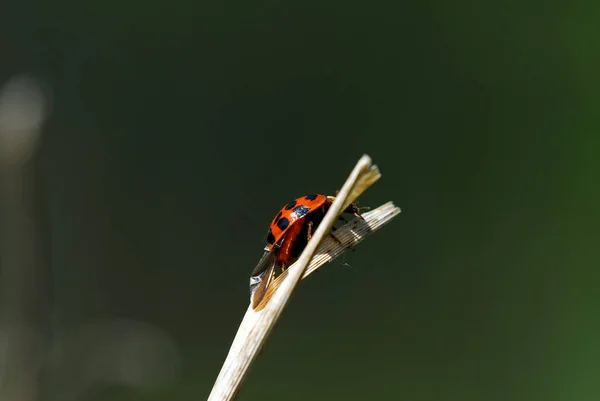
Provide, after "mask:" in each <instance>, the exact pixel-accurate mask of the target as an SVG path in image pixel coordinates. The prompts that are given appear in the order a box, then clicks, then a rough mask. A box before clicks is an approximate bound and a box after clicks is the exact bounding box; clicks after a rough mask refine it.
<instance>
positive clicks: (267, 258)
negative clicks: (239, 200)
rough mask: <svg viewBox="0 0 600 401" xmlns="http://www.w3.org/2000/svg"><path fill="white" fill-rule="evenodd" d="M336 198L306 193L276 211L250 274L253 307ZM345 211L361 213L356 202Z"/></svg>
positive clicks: (295, 258) (294, 259)
mask: <svg viewBox="0 0 600 401" xmlns="http://www.w3.org/2000/svg"><path fill="white" fill-rule="evenodd" d="M334 200H335V197H333V196H325V195H320V194H312V195H307V196H303V197H301V198H298V199H296V200H294V201H292V202H290V203H288V204H287V205H285V206H284V207H283V208H282V209H281V210H280V211H279V213H277V215H276V216H275V218H274V219H273V221H272V222H271V226H270V228H269V232H268V234H267V246H266V247H265V253H264V255H263V256H262V258H261V259H260V261H259V262H258V264H257V265H256V267H255V268H254V270H253V271H252V274H251V275H250V300H251V303H252V308H256V307H257V306H258V305H259V304H260V301H261V300H262V299H263V297H264V296H265V293H266V291H267V288H268V287H269V284H270V283H271V280H272V279H273V276H274V274H275V267H280V268H281V270H282V271H283V270H285V269H287V268H288V267H289V266H290V265H291V264H292V263H294V262H295V261H296V260H297V259H298V257H299V256H300V254H301V253H302V251H303V250H304V248H305V247H306V244H307V243H308V241H309V240H310V238H311V236H312V233H313V232H314V230H316V228H317V227H318V226H319V224H320V223H321V220H323V217H325V213H327V210H329V207H330V206H331V204H332V203H333V201H334ZM344 213H351V214H353V215H355V216H357V217H360V215H359V214H358V208H357V207H356V205H355V204H351V205H350V206H348V207H347V208H346V210H344ZM340 218H341V219H343V218H342V217H341V216H340ZM334 238H335V237H334Z"/></svg>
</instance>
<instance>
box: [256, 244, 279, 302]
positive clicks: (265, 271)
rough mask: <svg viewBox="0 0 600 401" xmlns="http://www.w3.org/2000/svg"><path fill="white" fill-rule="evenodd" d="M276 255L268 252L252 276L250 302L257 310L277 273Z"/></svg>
mask: <svg viewBox="0 0 600 401" xmlns="http://www.w3.org/2000/svg"><path fill="white" fill-rule="evenodd" d="M275 259H276V258H275V254H274V253H273V252H270V251H266V252H265V253H264V254H263V256H262V258H260V260H259V261H258V264H257V265H256V267H255V268H254V270H252V274H251V275H250V302H251V303H252V308H253V309H256V307H257V306H258V304H260V301H262V299H263V298H264V296H265V293H266V292H267V288H268V287H269V284H271V280H272V279H273V275H274V273H275Z"/></svg>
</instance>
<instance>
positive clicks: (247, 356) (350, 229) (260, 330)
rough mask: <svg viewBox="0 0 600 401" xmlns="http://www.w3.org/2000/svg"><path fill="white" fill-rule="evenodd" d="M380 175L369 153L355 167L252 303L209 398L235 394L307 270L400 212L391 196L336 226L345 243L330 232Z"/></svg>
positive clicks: (221, 400) (223, 400) (223, 399)
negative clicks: (294, 256) (292, 257)
mask: <svg viewBox="0 0 600 401" xmlns="http://www.w3.org/2000/svg"><path fill="white" fill-rule="evenodd" d="M379 178H380V174H379V170H378V169H377V166H374V165H372V163H371V158H370V157H369V156H367V155H364V156H363V157H362V158H361V159H360V160H359V161H358V163H357V164H356V166H355V167H354V170H352V173H350V176H349V177H348V179H347V180H346V183H345V184H344V186H343V187H342V189H341V190H340V192H339V193H338V195H337V197H336V199H335V201H334V202H333V204H332V205H331V207H330V208H329V210H328V211H327V213H326V214H325V217H324V218H323V220H322V222H321V224H319V226H318V227H317V229H316V231H315V233H314V234H313V236H312V238H311V240H310V241H308V244H307V245H306V248H305V249H304V251H303V252H302V254H301V255H300V257H299V258H298V260H297V261H296V263H294V264H293V265H291V266H290V267H289V268H288V269H287V270H286V271H285V272H284V273H282V274H281V275H280V276H279V277H278V278H277V279H276V280H274V282H273V283H271V285H270V286H269V289H268V291H267V293H266V295H265V297H264V299H263V300H262V302H261V303H260V304H259V305H258V307H257V309H256V310H254V309H252V306H248V310H247V311H246V314H245V316H244V319H243V320H242V322H241V324H240V327H239V329H238V332H237V334H236V336H235V339H234V340H233V343H232V344H231V348H230V349H229V353H228V355H227V358H226V359H225V362H224V364H223V367H222V368H221V371H220V372H219V376H218V377H217V380H216V382H215V384H214V386H213V389H212V391H211V393H210V395H209V397H208V400H209V401H217V400H218V401H228V400H232V399H233V398H234V397H235V395H236V394H237V392H238V391H239V388H240V386H241V384H242V382H243V380H244V378H245V377H246V375H247V373H248V370H249V368H250V366H251V364H252V362H253V361H254V359H256V356H257V355H258V353H259V352H260V350H261V348H262V346H263V345H264V343H265V342H266V339H267V338H268V336H269V333H270V332H271V330H272V329H273V327H274V326H275V324H276V323H277V320H278V319H279V317H280V315H281V313H282V312H283V309H284V308H285V306H286V305H287V303H288V301H289V299H290V296H291V294H292V292H293V290H294V288H295V287H296V285H297V284H298V282H299V281H300V280H301V279H302V278H304V277H306V276H308V275H309V274H310V273H312V272H314V271H315V270H317V269H318V268H319V267H320V266H321V265H323V264H325V263H326V262H329V261H331V260H332V259H333V258H335V257H337V256H338V255H339V254H340V253H342V252H343V251H345V250H346V249H348V248H351V247H353V246H354V245H355V244H357V243H358V242H360V241H362V239H364V237H365V236H366V235H368V234H370V233H372V232H374V231H376V230H377V229H379V228H381V227H382V226H383V225H384V224H386V223H388V222H389V221H391V219H392V218H394V217H395V216H396V215H397V214H398V213H400V209H399V208H397V207H395V206H394V205H393V204H392V203H391V202H390V203H386V204H385V205H382V206H380V207H379V208H377V209H375V210H372V211H370V212H368V213H365V214H363V218H364V221H363V220H359V219H355V220H353V221H351V222H350V223H348V224H346V225H344V226H343V227H341V228H339V229H338V230H337V231H336V232H335V236H336V238H338V239H339V240H340V242H341V244H339V243H337V242H336V241H333V240H332V239H331V238H328V237H327V234H328V233H329V232H330V230H331V228H332V226H333V224H334V223H335V221H336V219H337V217H338V216H339V215H340V213H341V211H342V210H344V209H345V208H346V207H347V206H348V205H350V203H352V202H354V201H355V200H356V198H358V197H359V196H360V194H362V192H364V191H365V190H366V189H367V188H368V187H369V186H371V185H372V184H373V183H375V182H376V181H377V180H378V179H379ZM317 248H318V252H317ZM315 255H316V256H315ZM313 256H314V257H313ZM309 263H310V266H309Z"/></svg>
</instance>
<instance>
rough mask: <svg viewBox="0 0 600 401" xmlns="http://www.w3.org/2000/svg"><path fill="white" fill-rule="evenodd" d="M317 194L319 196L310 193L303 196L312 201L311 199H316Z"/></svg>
mask: <svg viewBox="0 0 600 401" xmlns="http://www.w3.org/2000/svg"><path fill="white" fill-rule="evenodd" d="M317 196H319V195H317V194H312V195H308V196H305V197H304V199H306V200H310V201H313V200H315V199H317Z"/></svg>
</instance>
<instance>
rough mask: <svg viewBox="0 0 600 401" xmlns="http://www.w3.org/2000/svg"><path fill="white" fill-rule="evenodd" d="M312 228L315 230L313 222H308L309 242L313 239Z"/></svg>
mask: <svg viewBox="0 0 600 401" xmlns="http://www.w3.org/2000/svg"><path fill="white" fill-rule="evenodd" d="M312 228H313V222H312V221H309V222H308V240H309V241H310V239H311V238H312Z"/></svg>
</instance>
